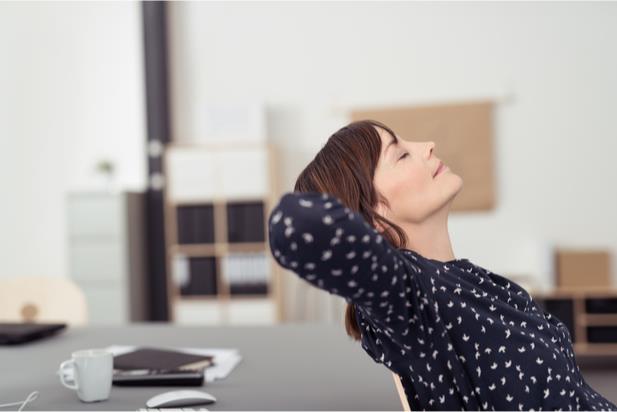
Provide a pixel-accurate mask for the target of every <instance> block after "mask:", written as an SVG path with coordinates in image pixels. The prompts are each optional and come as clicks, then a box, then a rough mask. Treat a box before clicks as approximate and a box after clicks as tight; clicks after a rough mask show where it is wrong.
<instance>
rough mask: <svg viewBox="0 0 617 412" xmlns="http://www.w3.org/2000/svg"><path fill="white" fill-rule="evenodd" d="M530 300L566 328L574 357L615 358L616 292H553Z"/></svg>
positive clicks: (600, 290) (616, 352)
mask: <svg viewBox="0 0 617 412" xmlns="http://www.w3.org/2000/svg"><path fill="white" fill-rule="evenodd" d="M532 297H533V299H534V301H536V302H537V303H538V304H539V305H540V306H541V307H543V308H544V309H545V310H546V311H547V312H549V313H551V314H552V315H554V316H557V317H558V318H559V319H560V320H561V321H562V322H563V323H564V324H565V325H566V326H567V327H568V330H569V331H570V335H571V336H572V343H573V347H574V352H575V354H576V355H591V356H593V355H598V356H617V289H614V288H608V289H607V288H596V289H584V290H581V289H579V290H555V291H552V292H548V293H539V292H538V293H533V294H532Z"/></svg>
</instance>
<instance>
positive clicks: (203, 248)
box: [170, 244, 220, 257]
mask: <svg viewBox="0 0 617 412" xmlns="http://www.w3.org/2000/svg"><path fill="white" fill-rule="evenodd" d="M170 252H171V253H172V254H177V255H186V256H190V257H193V256H216V255H218V254H220V253H217V245H214V244H210V245H208V244H197V245H171V246H170Z"/></svg>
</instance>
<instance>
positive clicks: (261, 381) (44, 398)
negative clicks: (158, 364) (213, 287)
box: [0, 323, 401, 411]
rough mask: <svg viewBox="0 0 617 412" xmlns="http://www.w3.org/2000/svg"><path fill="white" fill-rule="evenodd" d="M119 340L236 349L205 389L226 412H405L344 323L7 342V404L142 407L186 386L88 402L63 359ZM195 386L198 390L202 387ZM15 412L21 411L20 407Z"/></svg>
mask: <svg viewBox="0 0 617 412" xmlns="http://www.w3.org/2000/svg"><path fill="white" fill-rule="evenodd" d="M112 344H119V345H149V346H157V345H160V346H167V347H173V346H176V347H211V348H237V349H238V350H239V351H240V354H241V355H242V357H243V359H242V361H241V362H240V363H239V364H238V365H237V366H236V368H235V369H234V370H233V371H232V372H231V373H230V374H229V376H228V377H227V378H225V379H223V380H219V381H214V382H211V383H207V384H205V385H204V386H203V388H201V389H203V390H204V391H206V392H209V393H211V394H212V395H214V396H215V397H216V398H217V402H216V403H213V404H210V405H206V406H205V407H206V408H208V409H209V410H212V411H224V410H401V404H400V402H399V398H398V394H397V392H396V387H395V386H394V380H393V379H392V373H391V372H390V371H389V370H388V369H386V367H385V366H383V365H381V364H378V363H375V362H374V361H373V360H372V359H371V358H370V357H369V356H368V355H367V354H366V353H365V352H364V350H363V349H362V347H361V346H360V343H359V342H354V341H351V338H348V337H347V335H346V334H345V330H344V328H343V326H342V325H341V326H337V325H327V324H311V323H309V324H293V323H292V324H285V325H279V326H245V327H241V326H230V327H212V326H204V327H186V326H176V325H171V324H167V323H138V324H132V325H130V326H91V327H73V328H69V329H68V330H66V331H65V332H62V333H61V334H60V335H57V336H55V337H53V338H48V339H45V340H41V341H37V342H32V343H29V344H25V345H21V346H14V347H11V346H0V360H1V361H2V365H1V367H0V404H1V403H9V402H17V401H19V400H23V399H25V398H26V396H27V395H28V394H29V393H30V392H31V391H34V390H38V391H39V392H40V395H39V397H38V399H36V400H35V401H34V402H32V403H30V404H28V405H27V406H26V408H25V409H24V410H25V411H29V410H136V409H139V408H144V407H145V402H146V400H147V399H149V398H150V397H151V396H154V395H156V394H158V393H161V392H164V391H167V390H172V389H182V387H175V388H173V387H143V388H127V387H119V386H112V389H111V395H110V398H109V399H108V400H107V401H104V402H97V403H83V402H81V401H80V400H79V399H78V398H77V394H76V393H75V392H74V391H71V390H69V389H66V388H64V387H63V386H62V385H61V384H60V381H59V379H58V376H57V375H56V371H57V369H58V366H59V365H60V362H62V361H63V360H65V359H69V358H70V356H71V352H73V351H75V350H79V349H87V348H102V347H107V346H109V345H112ZM194 389H199V388H197V387H195V388H194ZM14 410H17V408H16V407H15V408H14Z"/></svg>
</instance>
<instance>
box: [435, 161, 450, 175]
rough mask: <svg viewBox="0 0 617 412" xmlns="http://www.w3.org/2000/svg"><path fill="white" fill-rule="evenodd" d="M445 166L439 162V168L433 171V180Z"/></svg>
mask: <svg viewBox="0 0 617 412" xmlns="http://www.w3.org/2000/svg"><path fill="white" fill-rule="evenodd" d="M446 167H447V166H446V165H444V164H443V162H441V161H440V162H439V166H437V170H435V173H434V174H433V178H434V177H435V176H437V175H438V174H439V173H441V172H442V171H443V170H444V169H445V168H446Z"/></svg>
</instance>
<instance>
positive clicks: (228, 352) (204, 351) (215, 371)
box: [105, 345, 242, 382]
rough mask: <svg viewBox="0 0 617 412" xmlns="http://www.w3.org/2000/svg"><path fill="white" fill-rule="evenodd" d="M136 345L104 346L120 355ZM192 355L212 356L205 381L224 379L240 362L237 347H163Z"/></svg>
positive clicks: (240, 357)
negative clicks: (211, 363)
mask: <svg viewBox="0 0 617 412" xmlns="http://www.w3.org/2000/svg"><path fill="white" fill-rule="evenodd" d="M138 348H139V347H138V346H125V345H112V346H108V347H107V348H105V349H106V350H108V351H110V352H111V353H113V354H114V356H116V355H122V354H124V353H128V352H131V351H133V350H135V349H138ZM163 349H169V350H175V351H178V352H184V353H189V354H193V355H202V356H213V357H214V360H213V361H214V365H212V366H209V367H208V368H206V373H205V375H206V382H213V381H215V380H220V379H225V378H226V377H227V375H229V373H230V372H231V371H232V370H233V369H234V368H235V367H236V365H238V363H240V361H241V360H242V356H240V353H239V352H238V350H237V349H213V348H163Z"/></svg>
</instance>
